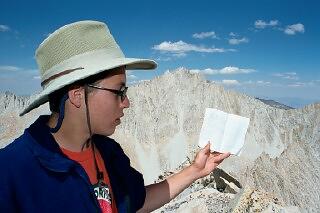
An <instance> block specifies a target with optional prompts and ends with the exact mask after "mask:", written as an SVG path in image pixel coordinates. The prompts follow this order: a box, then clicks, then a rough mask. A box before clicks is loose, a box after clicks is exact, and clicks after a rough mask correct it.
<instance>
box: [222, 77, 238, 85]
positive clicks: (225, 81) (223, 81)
mask: <svg viewBox="0 0 320 213" xmlns="http://www.w3.org/2000/svg"><path fill="white" fill-rule="evenodd" d="M221 83H222V84H224V85H227V86H237V85H240V83H239V81H238V80H228V79H225V80H222V81H221Z"/></svg>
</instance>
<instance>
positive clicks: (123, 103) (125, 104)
mask: <svg viewBox="0 0 320 213" xmlns="http://www.w3.org/2000/svg"><path fill="white" fill-rule="evenodd" d="M121 107H122V108H129V107H130V101H129V98H128V96H126V98H125V99H124V100H123V101H121Z"/></svg>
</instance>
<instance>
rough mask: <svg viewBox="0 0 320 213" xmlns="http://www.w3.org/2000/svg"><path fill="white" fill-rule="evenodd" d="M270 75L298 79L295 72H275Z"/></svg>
mask: <svg viewBox="0 0 320 213" xmlns="http://www.w3.org/2000/svg"><path fill="white" fill-rule="evenodd" d="M272 76H275V77H280V78H283V79H289V80H298V79H299V77H298V75H297V73H295V72H285V73H275V74H272Z"/></svg>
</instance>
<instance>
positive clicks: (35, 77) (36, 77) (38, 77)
mask: <svg viewBox="0 0 320 213" xmlns="http://www.w3.org/2000/svg"><path fill="white" fill-rule="evenodd" d="M33 79H36V80H38V79H41V77H40V76H39V75H37V76H33Z"/></svg>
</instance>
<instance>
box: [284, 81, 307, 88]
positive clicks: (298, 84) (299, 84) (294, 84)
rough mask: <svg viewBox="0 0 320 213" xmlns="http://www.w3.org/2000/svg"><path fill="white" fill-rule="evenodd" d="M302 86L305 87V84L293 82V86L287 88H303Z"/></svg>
mask: <svg viewBox="0 0 320 213" xmlns="http://www.w3.org/2000/svg"><path fill="white" fill-rule="evenodd" d="M304 86H306V84H305V83H303V82H295V83H293V84H289V85H288V87H304Z"/></svg>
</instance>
